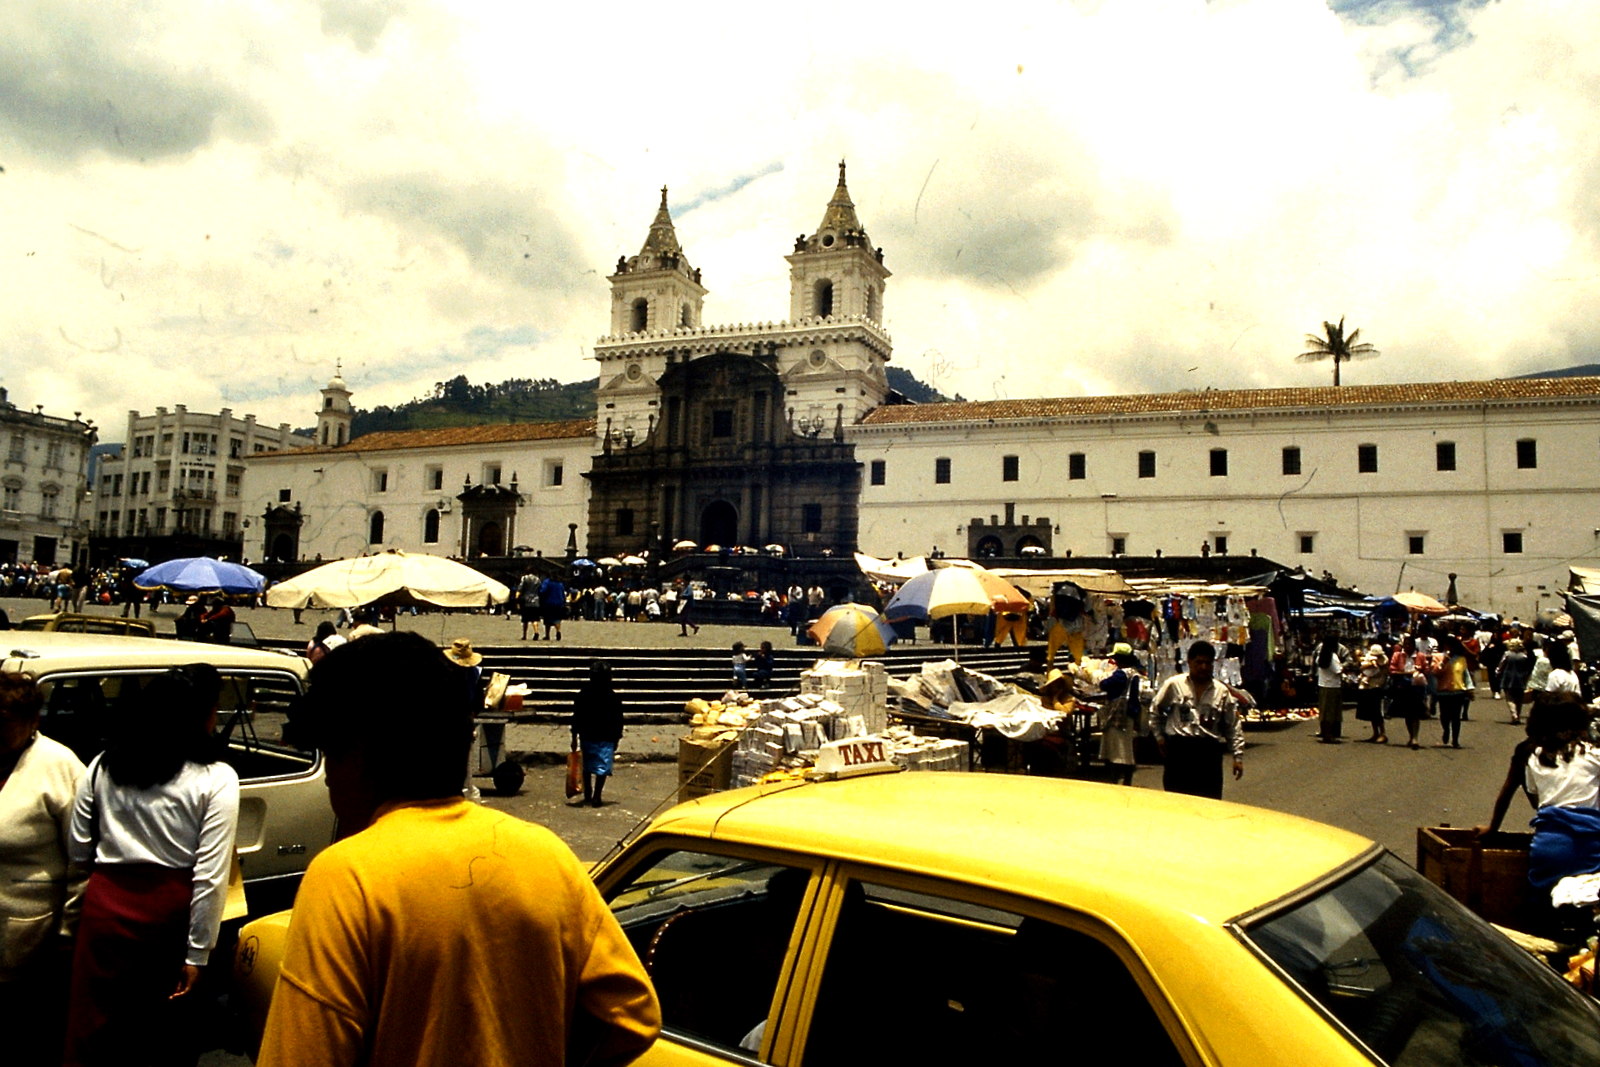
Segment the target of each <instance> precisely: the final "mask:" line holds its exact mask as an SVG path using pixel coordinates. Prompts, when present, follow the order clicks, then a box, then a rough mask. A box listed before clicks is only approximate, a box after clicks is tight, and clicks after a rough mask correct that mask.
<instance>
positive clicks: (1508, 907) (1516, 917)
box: [1417, 826, 1540, 931]
mask: <svg viewBox="0 0 1600 1067" xmlns="http://www.w3.org/2000/svg"><path fill="white" fill-rule="evenodd" d="M1532 840H1533V835H1532V834H1530V833H1515V832H1501V833H1497V834H1494V835H1492V836H1491V837H1488V838H1486V839H1485V840H1484V841H1479V840H1478V838H1477V835H1476V834H1474V833H1473V831H1472V828H1471V827H1465V826H1419V827H1417V870H1418V871H1419V872H1421V874H1422V876H1423V877H1424V878H1426V879H1427V880H1428V881H1430V882H1432V883H1433V884H1434V885H1436V886H1438V887H1439V888H1441V889H1443V890H1444V891H1445V892H1446V893H1449V894H1450V895H1451V896H1452V897H1455V898H1456V899H1457V900H1459V901H1461V903H1463V904H1465V905H1466V906H1467V907H1469V908H1471V909H1472V910H1473V911H1475V912H1477V913H1478V914H1479V915H1481V916H1483V917H1484V918H1485V919H1488V920H1489V921H1490V922H1492V923H1499V924H1500V925H1501V926H1509V927H1511V928H1512V929H1513V930H1524V931H1531V930H1532V928H1533V927H1535V926H1538V925H1540V924H1539V921H1538V912H1537V905H1538V902H1537V900H1536V899H1535V898H1534V894H1533V887H1532V886H1531V885H1529V884H1528V845H1529V843H1530V842H1531V841H1532ZM1485 846H1487V847H1485Z"/></svg>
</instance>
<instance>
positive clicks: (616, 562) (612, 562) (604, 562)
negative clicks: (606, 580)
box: [595, 556, 622, 567]
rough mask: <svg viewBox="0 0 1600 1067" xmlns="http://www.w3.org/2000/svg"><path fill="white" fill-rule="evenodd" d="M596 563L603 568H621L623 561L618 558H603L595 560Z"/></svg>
mask: <svg viewBox="0 0 1600 1067" xmlns="http://www.w3.org/2000/svg"><path fill="white" fill-rule="evenodd" d="M595 562H596V563H598V564H600V566H602V567H620V566H622V561H621V560H620V559H618V558H617V557H616V556H601V557H600V558H599V559H597V560H595Z"/></svg>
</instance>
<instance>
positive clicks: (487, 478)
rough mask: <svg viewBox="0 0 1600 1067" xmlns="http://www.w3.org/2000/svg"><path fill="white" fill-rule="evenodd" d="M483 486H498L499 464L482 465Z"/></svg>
mask: <svg viewBox="0 0 1600 1067" xmlns="http://www.w3.org/2000/svg"><path fill="white" fill-rule="evenodd" d="M483 484H484V485H499V484H500V464H498V463H486V464H484V466H483Z"/></svg>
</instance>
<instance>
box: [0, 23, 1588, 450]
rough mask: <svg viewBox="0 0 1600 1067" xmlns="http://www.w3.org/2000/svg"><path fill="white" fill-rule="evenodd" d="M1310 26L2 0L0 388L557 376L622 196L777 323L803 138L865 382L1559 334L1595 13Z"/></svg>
mask: <svg viewBox="0 0 1600 1067" xmlns="http://www.w3.org/2000/svg"><path fill="white" fill-rule="evenodd" d="M1336 6H1337V7H1338V8H1339V13H1337V14H1336V13H1335V12H1334V11H1331V10H1329V8H1328V7H1327V6H1325V5H1323V4H1322V3H1318V2H1316V0H1233V2H1219V3H1209V4H1208V3H1202V2H1200V0H1167V2H1165V3H1158V2H1152V3H1141V4H1137V5H1133V4H1113V3H1100V4H1091V3H1086V4H1078V5H1074V6H1061V5H1054V4H1046V3H1042V2H1039V3H1018V4H1009V5H991V8H990V9H987V10H986V11H985V12H984V13H983V15H982V16H981V17H979V18H973V17H971V16H968V17H966V18H963V19H956V18H953V17H946V16H943V15H941V14H940V13H939V9H936V8H925V9H909V8H905V7H903V6H901V5H846V4H843V3H829V2H820V0H819V2H816V3H810V4H806V5H802V6H800V7H791V8H785V9H764V8H759V7H757V8H752V7H750V6H749V5H747V4H733V3H711V4H702V5H696V6H694V7H693V8H686V9H682V10H677V9H674V10H673V11H672V13H671V15H670V17H667V16H665V15H664V14H663V9H662V8H661V7H660V6H659V5H645V4H613V5H606V6H604V7H600V8H595V7H592V6H591V7H589V8H585V7H582V6H581V5H565V6H558V7H555V8H550V7H548V6H542V7H529V8H526V9H514V10H512V9H508V8H506V6H504V5H494V6H489V5H480V4H471V3H467V2H465V0H372V2H365V3H363V2H359V0H320V2H311V0H279V2H277V3H272V4H260V3H258V4H246V5H237V6H235V7H231V8H217V9H206V10H207V12H209V14H203V15H197V14H196V12H195V9H194V8H193V6H192V5H187V4H179V3H177V2H176V0H149V2H147V3H144V4H141V5H139V7H138V8H137V9H136V16H127V15H124V14H121V12H123V11H124V9H123V8H121V7H117V8H114V9H113V8H104V9H101V8H82V9H72V8H63V7H62V6H61V5H58V4H48V3H45V2H43V0H25V2H21V3H18V4H14V5H8V7H7V8H6V9H5V11H4V13H0V89H3V90H4V91H5V92H6V95H7V98H8V100H12V101H15V103H14V105H13V106H10V107H8V108H7V109H6V112H5V114H4V115H3V116H0V134H3V135H4V136H3V138H0V143H3V144H5V146H6V147H5V153H6V154H5V156H4V157H3V158H0V166H4V167H5V172H4V173H3V174H0V211H3V212H4V217H5V218H6V219H7V224H6V226H5V227H4V228H0V257H4V259H5V262H6V264H7V268H8V269H7V270H6V279H7V285H6V288H5V291H4V295H3V296H0V329H3V330H4V336H5V337H6V338H7V346H6V349H5V362H4V384H5V385H6V386H7V387H8V388H9V389H10V391H11V396H12V398H13V399H14V400H16V401H18V402H19V403H23V404H28V405H31V404H32V403H36V402H43V403H45V404H46V405H47V406H48V407H49V409H50V410H52V411H69V412H70V411H72V410H83V411H85V412H86V413H88V414H91V415H93V416H94V417H95V418H96V419H97V420H98V421H99V422H100V423H101V424H102V425H104V426H106V427H107V434H106V436H107V437H108V438H111V439H114V438H115V437H117V436H118V435H119V431H120V428H121V426H122V423H123V419H124V418H125V414H124V413H125V412H126V411H127V410H128V409H130V408H139V409H141V410H149V409H152V408H154V407H155V406H157V405H167V406H170V405H172V404H175V403H185V404H188V405H189V406H190V407H191V408H194V409H215V408H217V407H221V406H230V407H232V408H233V409H234V410H235V411H241V412H242V411H253V412H255V413H256V414H258V415H259V416H260V417H261V418H262V419H264V420H266V421H269V422H277V421H289V422H291V423H293V424H296V425H303V424H307V423H309V421H310V419H311V414H312V412H313V410H314V404H315V391H316V389H317V387H318V386H319V385H320V384H321V382H322V381H323V380H324V379H326V378H327V377H328V376H329V375H330V374H331V373H332V369H333V366H334V363H335V361H336V360H339V361H342V363H343V366H344V368H345V374H346V377H347V378H348V379H349V380H350V382H351V384H352V386H353V388H354V389H355V391H356V401H357V403H358V404H361V405H364V406H371V405H375V404H380V403H397V402H400V401H404V400H406V399H409V398H411V397H413V396H417V395H421V394H423V393H426V392H427V391H428V390H429V389H430V388H431V386H432V384H433V383H434V382H435V381H438V380H440V379H442V378H445V377H449V376H452V375H454V374H457V373H461V374H466V375H468V376H469V377H471V378H472V379H474V380H478V381H497V380H500V379H502V378H506V377H554V378H558V379H560V380H563V381H572V380H576V379H578V378H582V377H588V376H589V375H590V374H592V369H591V364H590V363H589V362H588V361H587V360H586V356H587V354H588V350H589V346H590V345H591V344H592V342H593V340H594V339H595V338H596V337H597V336H599V335H600V334H602V333H604V332H605V331H606V328H607V325H608V308H609V303H608V294H607V288H606V285H605V281H604V279H605V276H606V275H607V274H609V273H610V271H611V269H612V265H613V264H614V263H615V260H616V257H617V256H618V255H619V254H632V253H633V252H635V251H637V249H638V246H639V244H640V243H641V242H642V240H643V238H644V235H645V232H646V229H647V227H648V225H649V222H650V218H651V216H652V214H653V212H654V210H655V204H656V198H657V195H658V194H657V189H658V188H659V186H661V185H662V184H666V185H669V186H670V187H671V198H672V202H673V204H674V205H675V207H677V208H678V209H679V210H678V215H677V220H678V231H679V236H680V238H681V239H682V241H683V242H684V245H685V248H686V251H687V254H688V256H689V258H690V260H691V262H693V263H694V264H695V265H696V266H697V267H700V268H701V269H702V270H703V272H704V279H705V282H706V285H707V286H708V287H709V288H710V290H711V295H710V297H709V298H708V301H707V319H708V321H713V322H716V321H728V322H733V321H765V320H777V319H781V318H783V317H784V316H785V315H786V313H787V309H788V280H787V265H786V264H785V263H784V262H783V258H782V257H783V255H784V254H785V253H787V252H788V251H789V250H790V249H791V248H792V244H793V239H794V236H795V235H796V234H798V233H801V232H810V231H811V230H812V229H814V228H815V226H816V224H817V222H818V220H819V219H820V218H821V215H822V210H823V207H824V205H825V203H826V201H827V199H828V196H829V195H830V193H831V192H832V188H833V182H834V164H835V163H836V161H837V160H838V159H839V158H841V157H845V158H848V159H849V161H850V187H851V192H852V194H853V196H854V198H855V200H856V203H857V206H858V210H859V213H860V215H861V218H862V220H863V222H864V223H865V224H866V226H867V228H868V230H869V232H870V233H871V235H872V237H873V240H874V241H875V243H877V244H879V245H882V246H883V247H884V251H885V257H886V260H885V261H886V264H887V265H888V267H889V268H890V269H891V270H892V271H893V272H894V277H893V278H892V279H891V281H890V286H889V290H888V294H887V299H886V304H885V310H886V318H887V325H888V327H889V329H890V330H891V332H892V333H893V334H894V336H895V340H896V359H897V362H899V363H900V364H902V365H904V366H906V367H908V368H910V369H911V370H913V371H914V372H916V373H917V374H919V375H921V376H924V377H934V378H937V379H938V384H939V385H940V386H941V387H943V388H945V389H946V390H948V391H960V392H961V393H963V394H964V395H967V396H969V397H974V398H984V397H991V396H1022V395H1030V394H1038V393H1082V392H1099V391H1108V390H1116V391H1122V390H1130V391H1132V390H1140V389H1173V388H1185V387H1200V386H1205V385H1211V386H1218V387H1229V386H1245V385H1258V384H1268V385H1271V384H1298V383H1310V382H1317V383H1320V382H1323V381H1326V380H1327V377H1328V372H1327V368H1326V367H1325V366H1316V365H1312V366H1303V365H1299V364H1296V363H1294V362H1293V357H1294V355H1295V354H1296V353H1297V352H1299V351H1300V347H1301V340H1302V337H1303V335H1304V334H1305V333H1306V332H1308V331H1311V330H1314V329H1315V328H1316V327H1317V326H1318V325H1319V324H1320V323H1321V322H1322V321H1323V320H1324V319H1336V318H1338V317H1339V316H1340V315H1344V316H1346V317H1347V319H1348V322H1349V323H1350V325H1352V326H1359V327H1361V328H1362V331H1363V338H1364V339H1368V340H1371V341H1372V342H1374V343H1375V344H1377V345H1378V346H1379V347H1380V348H1381V349H1382V350H1383V353H1384V354H1383V356H1382V357H1381V358H1379V359H1376V360H1371V361H1366V362H1363V363H1362V364H1359V365H1358V366H1356V367H1353V368H1350V369H1349V371H1348V375H1347V377H1348V380H1352V381H1397V380H1418V379H1426V378H1435V377H1452V378H1453V377H1463V376H1479V375H1501V374H1513V373H1519V372H1525V371H1530V370H1537V369H1544V368H1547V367H1552V366H1559V365H1563V364H1567V363H1574V362H1584V361H1590V360H1595V359H1597V358H1600V353H1597V351H1596V344H1597V341H1600V338H1597V337H1596V332H1597V330H1596V327H1595V326H1594V325H1593V324H1594V323H1595V322H1596V321H1600V317H1597V315H1596V313H1595V312H1596V305H1597V303H1600V286H1597V282H1600V221H1597V216H1596V214H1595V212H1594V210H1593V208H1592V205H1593V204H1594V203H1595V202H1596V192H1597V191H1600V149H1596V148H1595V147H1594V146H1595V145H1600V129H1597V127H1600V119H1597V117H1596V114H1595V111H1594V108H1593V105H1592V101H1593V100H1594V99H1596V98H1597V97H1600V73H1597V72H1596V71H1595V70H1594V68H1593V66H1592V64H1591V63H1588V62H1586V60H1585V57H1587V56H1592V55H1593V54H1594V52H1595V48H1596V46H1597V45H1600V13H1597V12H1596V11H1595V10H1593V9H1592V5H1588V4H1584V3H1581V2H1578V0H1568V2H1565V3H1560V2H1548V0H1540V2H1534V0H1515V2H1502V3H1494V4H1486V5H1485V4H1479V3H1463V4H1459V5H1452V4H1444V5H1441V4H1438V3H1429V2H1425V0H1416V2H1415V3H1410V4H1407V3H1398V2H1389V0H1383V2H1376V3H1356V2H1341V3H1339V4H1337V5H1336ZM914 12H916V14H915V17H913V13H914ZM130 18H131V20H132V21H130Z"/></svg>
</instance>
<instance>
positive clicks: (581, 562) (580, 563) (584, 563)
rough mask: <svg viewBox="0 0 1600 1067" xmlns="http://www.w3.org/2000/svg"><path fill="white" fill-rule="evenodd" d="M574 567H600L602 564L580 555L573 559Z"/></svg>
mask: <svg viewBox="0 0 1600 1067" xmlns="http://www.w3.org/2000/svg"><path fill="white" fill-rule="evenodd" d="M572 565H573V566H574V567H598V566H599V565H600V564H598V563H596V562H595V561H594V560H592V559H589V558H588V557H586V556H580V557H578V558H577V559H575V560H573V561H572Z"/></svg>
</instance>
